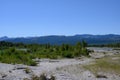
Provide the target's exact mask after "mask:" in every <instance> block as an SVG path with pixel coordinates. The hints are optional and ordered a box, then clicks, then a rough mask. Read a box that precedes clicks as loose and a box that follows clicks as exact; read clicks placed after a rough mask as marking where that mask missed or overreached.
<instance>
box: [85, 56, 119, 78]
mask: <svg viewBox="0 0 120 80" xmlns="http://www.w3.org/2000/svg"><path fill="white" fill-rule="evenodd" d="M83 67H84V68H85V69H88V70H90V71H91V72H93V73H94V74H95V75H96V77H101V75H99V73H111V74H113V73H114V74H120V55H115V56H109V57H105V58H101V59H97V60H96V61H95V63H93V64H90V65H84V66H83ZM103 76H104V75H102V77H103Z"/></svg>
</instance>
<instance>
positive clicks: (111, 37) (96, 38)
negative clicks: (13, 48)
mask: <svg viewBox="0 0 120 80" xmlns="http://www.w3.org/2000/svg"><path fill="white" fill-rule="evenodd" d="M82 40H84V41H86V42H87V43H88V44H111V43H120V35H116V34H107V35H90V34H82V35H74V36H59V35H50V36H40V37H16V38H9V37H7V36H4V37H1V38H0V41H8V42H13V43H27V44H30V43H37V44H46V43H50V44H56V45H60V44H62V43H68V44H75V43H76V42H78V41H82Z"/></svg>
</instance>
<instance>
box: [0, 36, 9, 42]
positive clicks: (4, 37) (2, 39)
mask: <svg viewBox="0 0 120 80" xmlns="http://www.w3.org/2000/svg"><path fill="white" fill-rule="evenodd" d="M6 39H8V37H7V36H3V37H1V38H0V41H4V40H6Z"/></svg>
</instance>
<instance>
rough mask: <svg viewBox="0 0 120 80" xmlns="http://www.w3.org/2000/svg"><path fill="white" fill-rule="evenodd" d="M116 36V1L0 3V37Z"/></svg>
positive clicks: (119, 25)
mask: <svg viewBox="0 0 120 80" xmlns="http://www.w3.org/2000/svg"><path fill="white" fill-rule="evenodd" d="M75 34H120V0H0V37H1V36H9V37H28V36H45V35H75Z"/></svg>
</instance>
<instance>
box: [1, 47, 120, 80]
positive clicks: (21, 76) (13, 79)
mask: <svg viewBox="0 0 120 80" xmlns="http://www.w3.org/2000/svg"><path fill="white" fill-rule="evenodd" d="M88 49H90V50H94V52H92V53H91V54H90V57H80V58H74V59H35V60H36V61H37V62H38V65H37V66H34V67H33V66H26V65H22V64H16V65H13V64H5V63H0V80H31V77H32V76H34V75H35V76H40V75H41V74H45V75H46V76H47V77H48V78H49V77H50V76H51V75H52V76H54V77H55V78H56V80H120V74H111V73H106V72H104V71H103V72H102V74H101V73H100V75H97V76H96V75H95V74H94V73H93V72H91V71H90V70H88V69H86V68H84V67H83V66H84V65H89V64H93V63H94V61H95V60H96V59H101V58H103V57H107V56H113V55H119V54H120V51H119V49H118V50H114V49H112V48H88ZM117 58H118V59H120V57H117ZM113 59H116V57H114V58H113ZM104 74H105V75H104Z"/></svg>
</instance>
